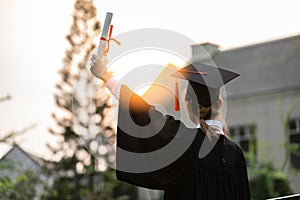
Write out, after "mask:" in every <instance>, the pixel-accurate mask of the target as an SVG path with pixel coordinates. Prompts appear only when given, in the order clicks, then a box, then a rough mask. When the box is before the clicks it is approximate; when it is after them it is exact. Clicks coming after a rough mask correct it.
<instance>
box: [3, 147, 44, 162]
mask: <svg viewBox="0 0 300 200" xmlns="http://www.w3.org/2000/svg"><path fill="white" fill-rule="evenodd" d="M17 151H18V152H20V153H21V154H22V155H23V156H25V157H27V158H28V159H30V160H31V161H32V163H34V164H35V165H36V166H39V167H41V166H42V164H43V162H44V161H43V159H42V158H39V157H37V156H34V155H32V154H30V153H28V152H25V151H24V150H23V149H22V148H21V147H20V146H19V145H17V144H14V145H13V147H12V148H11V149H10V150H9V151H8V152H7V153H6V154H5V155H4V156H3V157H2V158H1V159H0V162H1V161H3V160H7V159H10V158H11V157H15V155H14V154H15V152H17Z"/></svg>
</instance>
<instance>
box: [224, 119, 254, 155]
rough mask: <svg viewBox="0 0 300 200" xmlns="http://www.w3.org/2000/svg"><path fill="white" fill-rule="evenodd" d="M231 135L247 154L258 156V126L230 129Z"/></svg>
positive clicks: (241, 126)
mask: <svg viewBox="0 0 300 200" xmlns="http://www.w3.org/2000/svg"><path fill="white" fill-rule="evenodd" d="M229 135H230V138H231V139H232V140H233V141H235V142H236V143H237V144H239V145H240V147H241V148H242V149H243V151H244V152H245V153H252V154H253V155H256V153H257V149H256V125H254V124H247V125H240V126H232V127H229Z"/></svg>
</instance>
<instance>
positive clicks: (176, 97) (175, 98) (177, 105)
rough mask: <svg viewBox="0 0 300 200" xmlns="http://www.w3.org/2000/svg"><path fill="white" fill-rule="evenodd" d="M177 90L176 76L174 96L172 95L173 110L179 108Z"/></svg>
mask: <svg viewBox="0 0 300 200" xmlns="http://www.w3.org/2000/svg"><path fill="white" fill-rule="evenodd" d="M178 97H179V91H178V81H177V78H176V81H175V97H174V110H175V111H179V110H180V105H179V99H178Z"/></svg>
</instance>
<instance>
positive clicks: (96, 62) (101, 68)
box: [90, 54, 112, 82]
mask: <svg viewBox="0 0 300 200" xmlns="http://www.w3.org/2000/svg"><path fill="white" fill-rule="evenodd" d="M106 63H107V59H106V57H103V58H102V59H100V58H98V57H97V56H96V55H95V54H93V55H92V57H91V68H90V70H91V72H92V74H93V75H94V76H96V77H98V78H100V79H102V80H103V81H104V82H107V81H108V80H109V79H110V78H111V77H112V74H111V73H110V72H108V71H107V68H106Z"/></svg>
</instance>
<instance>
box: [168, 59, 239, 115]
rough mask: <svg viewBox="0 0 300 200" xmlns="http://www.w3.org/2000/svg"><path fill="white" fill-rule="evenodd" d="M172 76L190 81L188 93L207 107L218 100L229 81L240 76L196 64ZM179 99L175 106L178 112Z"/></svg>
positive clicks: (176, 89)
mask: <svg viewBox="0 0 300 200" xmlns="http://www.w3.org/2000/svg"><path fill="white" fill-rule="evenodd" d="M172 76H175V77H176V78H180V79H185V80H188V81H189V85H188V88H187V90H188V92H192V93H194V94H195V95H196V97H197V100H198V103H199V104H200V105H202V106H205V107H207V106H210V105H212V104H213V103H214V102H215V101H217V100H218V98H219V94H220V88H221V87H222V86H223V85H225V84H226V83H228V82H229V81H231V80H233V79H234V78H236V77H238V76H239V74H238V73H235V72H232V71H229V70H225V69H222V68H217V67H214V66H210V65H207V64H203V63H199V62H195V63H192V64H189V65H187V66H185V67H183V68H181V69H179V70H178V71H177V72H175V73H174V74H173V75H172ZM175 96H177V97H178V83H177V79H176V83H175ZM177 97H175V104H174V107H175V110H176V111H178V110H179V101H178V98H177Z"/></svg>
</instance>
